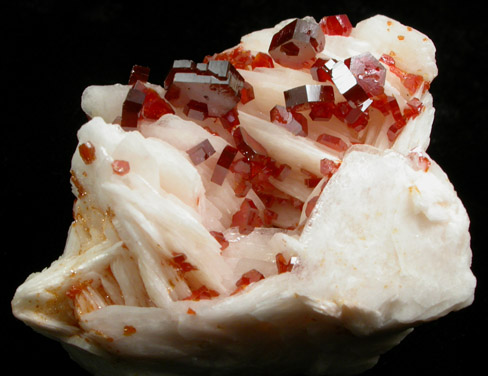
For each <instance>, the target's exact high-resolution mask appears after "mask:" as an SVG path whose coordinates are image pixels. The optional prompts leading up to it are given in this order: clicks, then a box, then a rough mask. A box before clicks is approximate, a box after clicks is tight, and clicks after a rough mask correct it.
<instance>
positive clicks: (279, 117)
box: [269, 105, 308, 137]
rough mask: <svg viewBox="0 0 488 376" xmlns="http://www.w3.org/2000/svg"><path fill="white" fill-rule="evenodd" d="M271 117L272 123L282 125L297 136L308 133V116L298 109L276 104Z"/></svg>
mask: <svg viewBox="0 0 488 376" xmlns="http://www.w3.org/2000/svg"><path fill="white" fill-rule="evenodd" d="M269 117H270V120H271V122H272V123H274V124H277V125H280V126H282V127H283V128H285V129H286V130H288V131H289V132H291V133H293V134H294V135H296V136H304V137H305V136H307V135H308V124H307V118H306V117H305V116H303V115H302V114H300V113H298V112H296V111H293V110H288V109H287V108H286V107H284V106H280V105H276V106H274V107H273V108H272V109H271V111H270V114H269Z"/></svg>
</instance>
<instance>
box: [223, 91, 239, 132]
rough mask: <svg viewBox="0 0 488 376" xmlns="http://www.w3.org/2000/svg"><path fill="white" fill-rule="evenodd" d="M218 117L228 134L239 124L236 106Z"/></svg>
mask: <svg viewBox="0 0 488 376" xmlns="http://www.w3.org/2000/svg"><path fill="white" fill-rule="evenodd" d="M243 90H244V89H243ZM241 98H242V97H241ZM219 119H220V123H221V124H222V126H223V127H224V128H225V129H226V130H227V131H229V133H230V134H232V132H233V131H234V130H235V129H236V128H237V126H238V125H239V124H240V121H239V112H238V111H237V107H234V108H233V109H232V110H230V111H229V112H227V113H226V114H225V115H223V116H221V117H220V118H219Z"/></svg>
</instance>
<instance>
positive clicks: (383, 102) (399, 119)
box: [371, 94, 424, 142]
mask: <svg viewBox="0 0 488 376" xmlns="http://www.w3.org/2000/svg"><path fill="white" fill-rule="evenodd" d="M371 106H372V107H374V108H376V109H378V110H379V111H381V113H382V114H383V115H384V116H388V115H389V114H391V116H392V117H393V123H392V124H391V125H390V127H389V128H388V133H387V135H388V139H389V140H390V141H391V142H393V141H395V140H396V138H397V137H398V135H399V134H400V132H401V131H402V129H403V128H404V127H405V126H406V125H407V122H408V120H410V119H413V118H415V117H417V116H418V115H419V114H420V113H421V112H422V109H423V107H424V106H423V104H422V102H421V101H420V100H419V99H418V98H412V99H410V100H409V101H408V102H407V105H406V107H405V109H404V111H403V114H402V111H401V109H400V106H399V105H398V102H397V100H396V98H395V97H393V96H387V95H385V94H382V95H379V96H377V97H376V98H375V99H374V100H373V103H372V105H371Z"/></svg>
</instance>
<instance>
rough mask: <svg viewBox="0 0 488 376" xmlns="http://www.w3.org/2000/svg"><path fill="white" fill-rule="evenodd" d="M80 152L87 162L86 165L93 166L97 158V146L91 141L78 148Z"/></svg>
mask: <svg viewBox="0 0 488 376" xmlns="http://www.w3.org/2000/svg"><path fill="white" fill-rule="evenodd" d="M78 151H79V153H80V157H81V159H82V160H83V162H85V164H87V165H88V164H91V163H93V162H94V161H95V159H96V158H97V156H96V154H95V146H93V144H92V143H91V142H90V141H87V142H84V143H82V144H81V145H80V146H79V147H78Z"/></svg>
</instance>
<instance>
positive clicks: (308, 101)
mask: <svg viewBox="0 0 488 376" xmlns="http://www.w3.org/2000/svg"><path fill="white" fill-rule="evenodd" d="M284 95H285V105H286V108H287V109H288V110H292V111H304V110H309V109H310V108H311V107H312V104H315V103H334V89H333V88H332V86H326V85H303V86H298V87H295V88H293V89H289V90H286V91H285V92H284Z"/></svg>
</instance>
